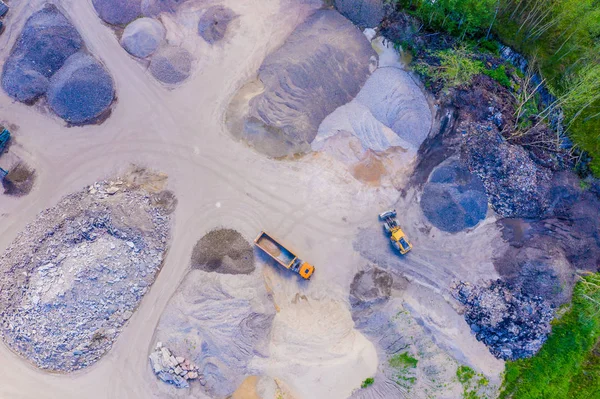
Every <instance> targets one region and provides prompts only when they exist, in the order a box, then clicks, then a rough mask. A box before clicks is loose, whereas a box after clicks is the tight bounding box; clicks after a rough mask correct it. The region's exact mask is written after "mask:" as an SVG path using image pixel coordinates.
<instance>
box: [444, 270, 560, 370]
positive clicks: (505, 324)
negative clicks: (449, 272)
mask: <svg viewBox="0 0 600 399" xmlns="http://www.w3.org/2000/svg"><path fill="white" fill-rule="evenodd" d="M453 295H454V297H455V298H456V299H457V300H458V301H459V302H460V303H461V304H463V305H464V306H465V320H466V321H467V323H468V324H469V325H470V326H471V330H472V331H473V333H475V334H476V337H477V339H478V340H479V341H483V342H484V343H485V344H486V345H487V346H488V348H489V350H490V352H491V353H492V354H493V355H494V356H496V357H497V358H500V359H504V360H516V359H521V358H524V357H530V356H533V355H534V354H535V353H536V352H537V351H538V350H539V349H540V348H541V347H542V345H543V344H544V342H545V341H546V338H547V336H548V334H549V333H550V331H551V326H550V321H552V318H553V317H554V311H553V310H552V309H551V307H550V305H549V304H548V302H546V301H544V300H543V299H542V298H540V297H537V296H529V295H527V294H526V293H523V292H521V291H520V290H515V289H513V288H512V287H511V286H510V285H509V284H507V283H505V282H503V281H502V280H497V281H492V282H491V283H490V284H489V285H487V286H484V287H481V286H473V285H471V284H469V283H464V282H460V283H458V284H457V285H456V286H455V287H454V288H453Z"/></svg>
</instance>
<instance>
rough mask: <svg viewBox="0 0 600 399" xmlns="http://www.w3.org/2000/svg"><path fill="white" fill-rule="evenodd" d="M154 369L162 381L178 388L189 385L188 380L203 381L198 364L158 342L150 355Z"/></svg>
mask: <svg viewBox="0 0 600 399" xmlns="http://www.w3.org/2000/svg"><path fill="white" fill-rule="evenodd" d="M149 358H150V365H151V366H152V371H154V374H156V377H158V378H159V379H160V380H161V381H164V382H166V383H167V384H171V385H174V386H175V387H177V388H187V387H189V383H188V381H190V380H196V379H199V380H200V383H202V375H200V374H199V373H198V366H196V365H195V364H194V363H193V362H191V361H190V360H189V359H185V358H183V357H181V356H175V355H173V353H172V352H171V351H170V350H169V348H167V347H165V346H163V344H162V342H158V343H157V344H156V347H155V349H154V352H152V353H151V354H150V356H149Z"/></svg>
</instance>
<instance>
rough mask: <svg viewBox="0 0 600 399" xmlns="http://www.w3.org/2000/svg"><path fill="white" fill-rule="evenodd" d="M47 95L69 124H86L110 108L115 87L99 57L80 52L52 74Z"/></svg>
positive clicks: (53, 108) (58, 112) (56, 112)
mask: <svg viewBox="0 0 600 399" xmlns="http://www.w3.org/2000/svg"><path fill="white" fill-rule="evenodd" d="M46 97H47V98H48V104H49V105H50V108H51V109H52V111H54V113H55V114H56V115H58V116H60V117H61V118H62V119H64V120H65V121H67V122H69V123H73V124H82V123H85V122H88V121H93V120H95V119H96V118H98V117H100V116H101V115H102V114H103V113H104V112H105V111H106V110H107V109H108V107H109V106H110V104H111V103H112V101H113V99H114V97H115V89H114V86H113V80H112V77H111V76H110V75H109V74H108V72H107V71H106V69H104V67H103V66H102V64H101V63H100V62H98V60H96V59H95V58H94V57H92V56H91V55H88V54H85V53H76V54H73V55H72V56H71V57H69V58H68V59H67V61H66V62H65V64H64V65H63V67H62V68H61V69H60V70H59V71H58V72H56V74H54V76H52V79H50V87H49V88H48V93H47V95H46Z"/></svg>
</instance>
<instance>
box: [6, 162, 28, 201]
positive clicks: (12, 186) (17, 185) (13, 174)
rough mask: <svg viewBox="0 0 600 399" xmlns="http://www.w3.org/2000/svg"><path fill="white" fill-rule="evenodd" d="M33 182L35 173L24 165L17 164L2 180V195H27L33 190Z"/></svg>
mask: <svg viewBox="0 0 600 399" xmlns="http://www.w3.org/2000/svg"><path fill="white" fill-rule="evenodd" d="M34 182H35V171H34V170H33V169H31V168H30V167H29V166H27V165H25V164H24V163H22V162H20V163H18V164H17V165H16V166H15V167H14V168H12V169H11V170H10V171H9V172H8V174H7V175H6V177H5V178H4V180H3V181H2V185H3V186H4V194H7V195H14V196H17V197H18V196H22V195H27V194H29V192H30V191H31V189H32V188H33V183H34Z"/></svg>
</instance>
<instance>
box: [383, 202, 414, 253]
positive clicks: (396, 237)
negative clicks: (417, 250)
mask: <svg viewBox="0 0 600 399" xmlns="http://www.w3.org/2000/svg"><path fill="white" fill-rule="evenodd" d="M379 220H381V221H382V222H383V228H384V229H385V232H386V233H388V234H389V235H390V240H391V241H392V244H393V245H394V247H396V248H397V249H398V251H400V253H401V254H402V255H405V254H406V253H408V251H410V250H411V249H412V245H411V244H410V243H409V242H408V240H407V239H406V234H404V232H403V231H402V229H401V228H400V226H399V225H398V220H396V210H395V209H393V210H390V211H387V212H383V213H381V214H380V215H379Z"/></svg>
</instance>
